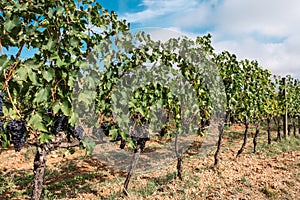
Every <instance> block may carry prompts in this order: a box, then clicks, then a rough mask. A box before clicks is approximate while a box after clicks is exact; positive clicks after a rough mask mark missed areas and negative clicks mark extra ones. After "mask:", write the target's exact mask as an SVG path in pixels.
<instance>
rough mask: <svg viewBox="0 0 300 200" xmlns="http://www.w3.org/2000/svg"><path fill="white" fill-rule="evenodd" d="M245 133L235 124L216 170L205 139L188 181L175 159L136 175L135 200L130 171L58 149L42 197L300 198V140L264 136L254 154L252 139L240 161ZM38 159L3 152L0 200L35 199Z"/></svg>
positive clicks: (192, 154) (192, 152)
mask: <svg viewBox="0 0 300 200" xmlns="http://www.w3.org/2000/svg"><path fill="white" fill-rule="evenodd" d="M242 130H243V127H241V126H234V127H232V128H231V130H228V131H226V133H225V136H224V142H223V145H222V152H221V155H220V164H219V165H218V166H213V162H214V160H213V153H211V154H210V155H208V156H205V157H199V156H198V154H197V151H198V150H199V147H200V143H201V140H199V141H198V142H195V143H194V144H193V145H192V147H191V148H190V149H189V150H188V152H187V153H186V154H185V156H184V161H183V170H184V174H183V176H184V180H183V181H180V180H179V179H177V178H176V162H175V161H174V162H173V163H170V165H169V166H167V167H166V168H164V169H161V170H154V171H153V172H149V173H138V174H136V175H135V176H134V177H133V178H132V180H131V182H130V184H129V187H130V188H129V193H130V196H129V197H125V196H124V195H123V194H122V192H121V189H122V185H123V182H124V180H125V177H126V173H125V172H119V171H117V170H114V169H112V168H110V167H108V166H105V165H104V164H103V163H101V161H99V160H98V159H95V158H93V157H91V156H87V157H85V151H84V150H78V151H76V152H75V153H74V154H72V155H69V154H66V152H64V151H62V150H57V151H55V152H53V153H51V154H50V155H49V156H48V160H47V172H46V175H45V190H44V194H43V198H42V199H65V200H67V199H74V200H77V199H91V200H93V199H149V200H150V199H151V200H152V199H159V200H162V199H164V200H167V199H257V200H258V199H291V200H294V199H300V145H299V144H300V139H299V138H298V139H295V138H293V136H290V137H289V138H288V139H287V140H285V141H283V142H281V143H277V142H273V144H272V145H271V146H269V145H267V144H266V135H265V133H262V134H261V136H260V138H259V146H258V152H257V153H256V154H253V153H252V146H253V145H252V137H251V136H250V138H249V141H248V144H247V147H246V149H245V150H244V153H243V154H242V155H240V156H239V157H238V158H236V153H237V151H238V149H239V147H240V145H241V143H242V133H241V132H242ZM233 131H234V132H235V133H232V132H233ZM273 137H275V133H274V135H273ZM33 155H34V149H33V148H31V147H28V148H24V149H23V150H22V151H21V152H18V153H16V152H14V150H12V149H5V150H2V151H1V154H0V161H1V162H0V175H1V176H0V199H15V200H16V199H29V194H30V189H31V183H30V181H31V180H32V168H33Z"/></svg>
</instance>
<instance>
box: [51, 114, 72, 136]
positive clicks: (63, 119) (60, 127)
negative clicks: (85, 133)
mask: <svg viewBox="0 0 300 200" xmlns="http://www.w3.org/2000/svg"><path fill="white" fill-rule="evenodd" d="M68 120H69V118H68V117H67V116H65V115H62V116H60V117H58V119H57V120H56V122H55V123H54V131H53V132H54V134H57V133H58V132H60V131H68V129H69V122H68Z"/></svg>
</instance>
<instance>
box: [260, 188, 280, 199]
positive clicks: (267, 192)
mask: <svg viewBox="0 0 300 200" xmlns="http://www.w3.org/2000/svg"><path fill="white" fill-rule="evenodd" d="M259 190H260V192H262V193H263V194H265V195H266V196H267V197H268V198H276V197H277V195H278V191H276V190H272V189H271V188H269V187H268V186H264V187H263V188H260V189H259Z"/></svg>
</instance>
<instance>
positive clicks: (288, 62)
mask: <svg viewBox="0 0 300 200" xmlns="http://www.w3.org/2000/svg"><path fill="white" fill-rule="evenodd" d="M98 2H99V3H100V4H101V5H102V6H104V7H105V8H107V9H109V10H114V11H116V12H117V13H118V15H119V17H120V18H124V19H127V21H128V22H130V23H131V28H147V27H159V28H167V29H170V30H173V31H176V32H180V33H181V34H184V35H187V36H189V37H196V36H201V35H204V34H206V33H211V34H212V37H213V38H212V40H213V47H215V49H216V51H217V52H221V51H223V50H228V51H229V52H231V53H234V54H236V55H237V56H238V58H239V59H244V58H247V59H253V60H254V59H255V60H258V62H259V63H260V65H262V66H263V67H264V68H267V69H270V70H271V71H272V73H273V74H278V75H286V74H292V75H293V76H294V77H297V78H300V72H299V69H300V62H299V60H300V59H299V57H300V25H299V22H300V12H299V8H300V1H299V0H288V1H286V0H98Z"/></svg>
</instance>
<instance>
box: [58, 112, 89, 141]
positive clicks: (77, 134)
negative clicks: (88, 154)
mask: <svg viewBox="0 0 300 200" xmlns="http://www.w3.org/2000/svg"><path fill="white" fill-rule="evenodd" d="M68 120H69V118H68V116H66V115H62V116H60V117H59V118H58V119H57V121H56V122H55V124H54V134H57V133H58V132H60V131H64V132H67V133H68V134H69V135H71V136H72V137H74V138H77V139H78V140H82V139H83V131H84V130H83V128H82V127H81V126H77V127H76V128H75V127H73V126H71V125H70V124H69V122H68Z"/></svg>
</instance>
